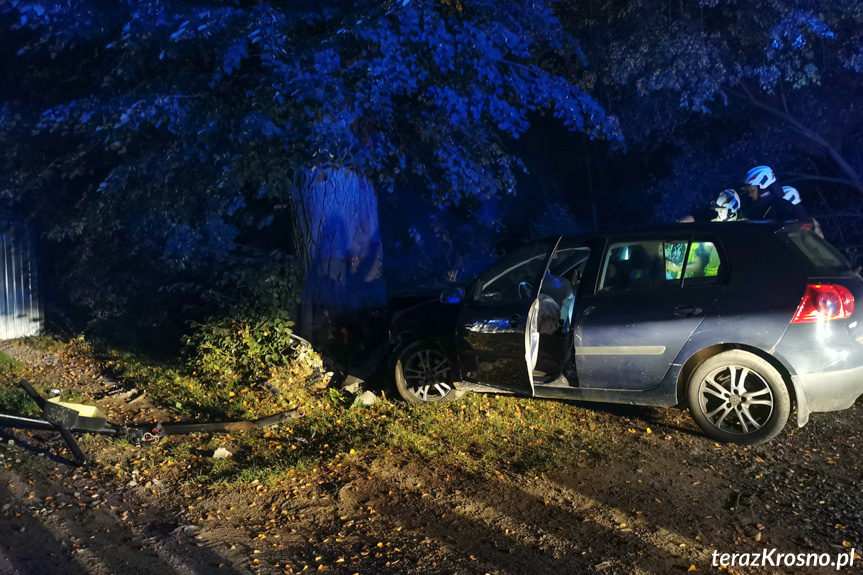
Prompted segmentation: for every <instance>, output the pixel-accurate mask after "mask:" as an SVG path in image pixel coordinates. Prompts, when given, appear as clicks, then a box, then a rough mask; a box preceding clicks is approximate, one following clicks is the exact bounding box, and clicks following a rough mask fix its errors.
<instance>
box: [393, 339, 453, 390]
mask: <svg viewBox="0 0 863 575" xmlns="http://www.w3.org/2000/svg"><path fill="white" fill-rule="evenodd" d="M454 371H455V370H454V369H453V365H452V361H451V360H450V358H449V356H448V355H447V354H446V353H444V352H443V351H442V350H441V349H440V348H439V347H438V346H436V345H435V344H434V343H432V342H429V341H417V342H414V343H412V344H409V345H408V346H406V347H405V348H404V349H403V350H401V352H399V354H398V357H396V362H395V378H396V390H398V392H399V395H400V396H401V398H402V399H404V400H405V401H407V402H408V403H444V402H448V401H455V400H456V399H459V398H460V397H461V396H462V395H464V392H463V391H459V390H457V389H456V388H455V386H454V385H453V374H454Z"/></svg>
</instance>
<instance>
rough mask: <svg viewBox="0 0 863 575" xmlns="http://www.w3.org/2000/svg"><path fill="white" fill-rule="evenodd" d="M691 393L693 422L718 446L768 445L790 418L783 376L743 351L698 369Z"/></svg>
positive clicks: (724, 354) (729, 353) (724, 355)
mask: <svg viewBox="0 0 863 575" xmlns="http://www.w3.org/2000/svg"><path fill="white" fill-rule="evenodd" d="M687 391H688V398H689V410H690V412H691V413H692V418H693V419H694V420H695V422H696V423H697V424H698V426H699V427H700V428H701V429H702V430H703V431H704V433H705V434H707V435H708V436H709V437H712V438H713V439H716V440H719V441H724V442H729V443H738V444H741V445H756V444H759V443H764V442H765V441H769V440H771V439H773V438H774V437H776V436H777V435H778V434H779V433H780V432H781V431H782V429H783V428H784V427H785V424H786V423H787V422H788V417H789V415H790V413H791V397H790V395H789V393H788V387H787V386H786V385H785V381H784V380H783V379H782V375H780V373H779V372H778V371H777V370H776V368H775V367H773V366H772V365H770V363H768V362H767V361H766V360H764V359H762V358H760V357H758V356H757V355H755V354H752V353H749V352H747V351H743V350H739V349H734V350H730V351H724V352H722V353H719V354H716V355H714V356H713V357H711V358H709V359H707V360H706V361H704V362H703V363H702V364H701V365H699V366H698V368H697V369H696V370H695V371H694V372H693V373H692V377H690V378H689V386H688V390H687Z"/></svg>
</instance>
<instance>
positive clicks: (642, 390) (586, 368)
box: [400, 223, 863, 425]
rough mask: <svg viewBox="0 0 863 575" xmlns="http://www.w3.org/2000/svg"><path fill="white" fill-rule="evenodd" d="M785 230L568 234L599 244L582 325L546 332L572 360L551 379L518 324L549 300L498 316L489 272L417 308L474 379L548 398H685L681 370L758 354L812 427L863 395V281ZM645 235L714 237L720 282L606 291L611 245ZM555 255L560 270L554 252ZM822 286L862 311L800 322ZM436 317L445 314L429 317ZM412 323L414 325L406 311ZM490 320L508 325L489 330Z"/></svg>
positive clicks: (577, 302) (582, 290) (745, 226)
mask: <svg viewBox="0 0 863 575" xmlns="http://www.w3.org/2000/svg"><path fill="white" fill-rule="evenodd" d="M780 227H781V226H778V225H776V224H766V223H721V224H686V225H675V226H665V227H657V228H653V229H649V230H637V231H631V232H615V233H606V234H595V235H593V236H586V237H581V238H565V239H563V240H562V241H560V244H559V249H560V250H564V249H572V247H573V246H582V247H584V246H587V247H588V248H590V253H589V259H587V260H586V261H585V262H583V272H582V274H581V276H580V282H579V283H578V285H575V283H573V296H574V312H573V317H572V331H571V332H569V333H564V332H565V330H564V332H561V333H556V334H543V335H542V336H541V338H540V354H539V355H540V356H542V355H543V351H542V350H543V349H545V350H546V351H547V350H548V349H551V348H552V347H553V348H554V349H553V350H552V353H551V354H550V355H552V356H555V357H556V356H560V357H559V359H560V362H559V364H560V370H559V371H560V373H558V374H555V373H553V371H554V369H553V366H554V362H551V363H548V362H546V364H542V361H541V362H540V364H541V365H551V366H552V369H550V370H549V375H550V377H548V378H546V379H538V380H536V381H534V382H530V378H531V374H533V375H536V371H534V370H531V369H529V364H531V362H532V361H533V360H532V358H531V355H530V354H529V353H528V354H526V353H525V351H526V350H527V349H529V348H530V341H529V338H525V337H524V336H525V330H524V328H523V327H520V328H519V329H516V327H517V326H513V325H510V324H507V323H506V322H507V321H508V320H510V319H511V318H512V317H513V316H514V315H515V314H518V315H519V317H525V315H524V314H525V313H526V311H527V310H528V309H529V307H530V306H531V305H532V304H534V303H535V302H536V301H537V298H533V299H531V300H530V301H526V300H525V301H519V302H511V305H510V304H507V305H506V306H504V305H500V306H498V308H497V309H495V310H494V311H495V313H491V311H492V309H493V308H494V306H488V307H487V308H486V309H484V310H483V309H482V308H483V305H482V302H478V301H477V300H476V299H473V300H471V297H473V298H476V295H477V294H479V293H480V291H481V285H482V282H481V281H479V280H478V281H477V282H475V283H474V284H473V285H472V287H469V288H468V290H467V291H466V293H467V297H466V301H465V302H463V303H461V304H456V305H452V304H450V305H446V304H438V306H429V307H427V308H423V307H422V306H417V307H415V308H414V309H413V312H411V313H415V312H417V311H418V312H420V313H419V315H420V316H421V317H424V318H425V320H430V325H429V329H430V330H432V331H433V332H434V334H435V335H434V337H435V338H442V339H444V340H448V342H449V346H450V347H451V348H453V349H456V350H458V351H457V355H458V363H459V364H460V368H461V373H460V375H461V376H462V377H463V378H464V379H465V380H467V381H469V382H472V383H474V384H484V385H487V386H490V387H491V388H493V389H496V390H501V389H505V390H510V391H513V392H515V393H520V394H525V395H535V396H537V397H548V398H558V399H578V400H585V401H605V402H610V403H628V404H638V405H655V406H662V405H674V404H678V403H679V402H680V401H681V399H682V398H683V395H684V394H685V383H686V382H684V381H682V380H681V378H682V377H683V376H684V375H685V373H691V372H692V369H694V366H696V365H697V364H698V362H700V361H702V360H703V359H705V358H706V357H708V355H707V354H712V353H717V352H718V350H725V349H743V350H747V351H751V352H752V353H756V354H757V355H760V356H761V357H763V358H765V359H768V361H770V362H771V363H772V364H773V365H775V366H776V367H777V369H780V371H781V372H783V374H784V376H785V377H786V380H787V381H789V383H790V385H791V387H792V389H793V391H794V394H795V396H796V398H797V404H798V423H799V424H801V425H802V424H803V423H805V421H806V419H807V418H808V414H809V412H810V411H827V410H833V409H844V408H846V407H848V406H849V405H851V404H853V402H854V401H855V400H856V399H857V397H859V396H860V395H861V393H863V377H861V375H863V372H861V371H860V370H861V369H863V278H861V277H860V276H859V275H858V274H857V273H856V272H852V271H851V270H850V269H849V268H848V266H847V262H845V263H842V265H841V266H838V267H837V269H836V270H835V271H834V272H833V273H830V274H823V273H822V274H821V275H818V274H817V273H816V271H814V270H813V269H811V266H809V265H808V264H807V262H806V261H805V258H804V259H802V260H801V259H800V257H799V254H798V253H797V252H796V251H795V250H793V249H789V248H788V247H787V246H785V245H783V242H785V243H787V242H788V240H787V237H790V236H788V235H787V234H786V235H783V234H784V233H785V231H784V230H779V228H780ZM795 233H798V232H795ZM799 233H803V232H799ZM805 233H807V234H808V233H809V232H805ZM792 235H793V234H792ZM806 237H808V236H806ZM638 238H672V239H674V238H689V239H690V240H691V239H695V240H696V241H703V240H704V239H710V240H711V241H712V242H714V243H715V246H716V248H717V251H718V252H719V254H720V257H721V259H722V261H723V262H724V263H723V264H722V265H723V266H725V267H724V268H721V270H722V271H721V273H720V274H719V276H718V278H716V281H712V282H711V283H704V282H702V283H700V284H699V283H698V282H695V281H693V282H690V281H689V280H688V279H683V280H682V282H681V285H680V286H678V287H675V288H672V289H668V290H665V289H662V290H659V289H656V290H645V291H641V292H639V291H638V290H635V291H632V292H629V293H625V294H624V293H618V294H614V293H602V292H601V291H600V288H601V286H602V277H601V275H602V273H603V271H602V270H603V266H604V263H603V262H604V258H606V256H607V255H608V254H609V246H611V245H612V244H613V243H614V242H616V241H619V240H620V241H624V240H633V241H634V240H637V239H638ZM830 249H833V248H830ZM538 253H539V251H537V254H538ZM687 253H688V252H687ZM839 257H840V258H841V256H839ZM843 261H844V260H843ZM545 263H546V266H548V265H549V263H550V260H545ZM840 268H841V269H840ZM551 269H555V267H554V263H552V265H551ZM822 271H823V270H822ZM542 277H545V274H543V276H542ZM572 279H573V281H577V278H576V277H573V278H572ZM537 283H539V282H537ZM812 283H834V284H841V285H843V286H845V287H847V288H848V289H849V290H851V292H852V293H853V295H854V298H855V301H856V302H857V306H856V308H855V311H854V314H853V315H852V316H851V317H849V318H846V319H844V320H834V321H830V322H822V323H820V324H819V323H813V324H792V323H791V320H792V318H793V317H794V314H795V311H796V310H797V307H798V305H799V304H800V302H801V299H802V297H803V294H804V293H805V290H806V286H807V284H812ZM539 289H540V288H539V287H538V288H537V290H539ZM534 295H538V294H537V293H536V292H534ZM681 308H683V311H684V312H686V310H687V309H689V310H690V311H691V312H692V313H691V314H689V315H686V313H684V314H683V316H684V317H677V316H676V315H675V312H676V311H677V312H679V311H681ZM444 310H445V311H444ZM429 313H432V314H434V315H435V317H433V318H430V317H428V314H429ZM678 315H679V314H678ZM425 320H423V321H425ZM400 321H401V323H402V324H409V323H411V322H408V321H406V319H405V318H401V320H400ZM448 322H449V324H448V325H449V326H450V327H449V328H446V325H447V323H448ZM478 322H479V323H478ZM483 322H485V323H483ZM564 323H565V322H564V321H563V320H561V325H562V326H563V325H564ZM413 324H414V325H419V324H422V321H420V322H417V321H414V322H413ZM469 326H473V327H474V330H473V331H472V330H471V329H468V327H469ZM482 326H492V327H495V326H496V328H502V327H503V326H505V328H503V329H487V330H486V331H485V332H483V329H482ZM477 328H479V329H477ZM507 330H509V331H507ZM420 331H422V330H421V329H420ZM468 332H470V333H468ZM477 334H480V335H477ZM453 342H454V343H453ZM549 342H554V345H553V346H552V345H550V344H549ZM558 348H559V349H560V350H563V351H561V352H558V351H557V350H558ZM569 352H571V353H569ZM546 355H549V354H546ZM569 355H571V356H572V357H569ZM495 362H499V363H498V364H497V365H495ZM483 363H487V364H490V365H491V367H492V369H491V370H489V365H486V366H482V364H483ZM481 366H482V367H481ZM685 368H686V369H687V370H688V371H686V372H684V369H685ZM496 370H497V371H496ZM555 375H556V377H555ZM681 384H683V385H681Z"/></svg>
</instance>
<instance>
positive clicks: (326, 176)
mask: <svg viewBox="0 0 863 575" xmlns="http://www.w3.org/2000/svg"><path fill="white" fill-rule="evenodd" d="M292 198H293V208H294V217H295V226H294V233H295V235H296V239H297V247H298V250H299V252H300V254H301V255H302V258H303V266H304V276H305V278H304V279H305V281H304V285H305V288H304V292H303V296H302V312H301V318H300V322H299V326H300V331H301V333H302V334H303V335H305V336H314V335H315V331H316V330H319V329H320V328H322V327H324V326H325V323H326V322H325V320H326V318H327V317H330V318H331V317H333V316H334V315H337V314H340V313H344V312H346V311H350V310H356V309H360V308H364V307H375V306H382V305H384V304H385V303H386V285H385V283H384V280H383V278H382V271H383V249H382V247H381V236H380V230H379V227H378V198H377V195H376V194H375V190H374V188H373V187H372V184H371V182H370V181H369V180H368V179H366V178H364V177H362V176H359V175H358V174H356V173H355V172H353V171H351V170H348V169H344V168H342V169H334V168H314V169H310V170H303V171H301V172H299V173H298V174H297V176H296V178H295V180H294V185H293V191H292Z"/></svg>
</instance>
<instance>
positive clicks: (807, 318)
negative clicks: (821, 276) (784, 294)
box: [791, 284, 854, 323]
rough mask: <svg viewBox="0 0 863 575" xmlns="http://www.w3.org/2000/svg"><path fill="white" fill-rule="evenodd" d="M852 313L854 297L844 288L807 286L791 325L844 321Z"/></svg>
mask: <svg viewBox="0 0 863 575" xmlns="http://www.w3.org/2000/svg"><path fill="white" fill-rule="evenodd" d="M852 313H854V295H853V294H852V293H851V290H849V289H848V288H847V287H845V286H841V285H835V284H809V285H807V286H806V293H805V294H803V299H802V300H801V301H800V305H799V306H797V312H796V313H795V314H794V319H792V320H791V323H812V322H815V321H830V320H833V319H845V318H846V317H849V316H850V315H851V314H852Z"/></svg>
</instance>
